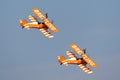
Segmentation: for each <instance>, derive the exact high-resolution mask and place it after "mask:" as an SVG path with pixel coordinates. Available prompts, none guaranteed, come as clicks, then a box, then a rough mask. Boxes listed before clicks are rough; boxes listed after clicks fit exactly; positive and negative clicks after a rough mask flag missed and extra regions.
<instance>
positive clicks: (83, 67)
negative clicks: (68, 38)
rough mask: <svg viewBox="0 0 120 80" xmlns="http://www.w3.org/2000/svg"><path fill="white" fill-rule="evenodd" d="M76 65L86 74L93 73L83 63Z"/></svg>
mask: <svg viewBox="0 0 120 80" xmlns="http://www.w3.org/2000/svg"><path fill="white" fill-rule="evenodd" d="M78 66H79V67H80V68H81V69H82V71H84V72H85V73H87V74H92V73H93V71H92V70H90V69H89V68H88V67H87V66H86V65H85V64H79V65H78Z"/></svg>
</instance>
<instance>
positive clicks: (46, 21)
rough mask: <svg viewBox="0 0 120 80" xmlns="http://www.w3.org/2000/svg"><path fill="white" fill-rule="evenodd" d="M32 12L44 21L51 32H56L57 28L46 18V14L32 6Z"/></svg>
mask: <svg viewBox="0 0 120 80" xmlns="http://www.w3.org/2000/svg"><path fill="white" fill-rule="evenodd" d="M33 12H34V14H35V15H36V16H37V17H39V18H40V19H41V20H43V21H44V23H45V25H46V26H47V27H49V28H50V30H52V31H53V32H58V28H57V27H56V26H55V25H54V24H52V23H51V21H50V20H49V19H47V18H46V16H45V15H44V14H43V13H42V12H41V11H40V10H39V9H38V8H33Z"/></svg>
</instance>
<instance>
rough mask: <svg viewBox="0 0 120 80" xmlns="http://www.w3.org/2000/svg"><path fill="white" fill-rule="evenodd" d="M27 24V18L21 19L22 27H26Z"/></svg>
mask: <svg viewBox="0 0 120 80" xmlns="http://www.w3.org/2000/svg"><path fill="white" fill-rule="evenodd" d="M25 24H27V20H25V19H24V20H20V25H21V26H22V28H24V27H25V26H24V25H25Z"/></svg>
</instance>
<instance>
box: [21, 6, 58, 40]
mask: <svg viewBox="0 0 120 80" xmlns="http://www.w3.org/2000/svg"><path fill="white" fill-rule="evenodd" d="M33 13H34V14H35V15H36V16H37V17H38V18H40V19H41V20H42V21H43V22H40V21H38V20H37V18H36V17H34V16H31V15H29V16H28V18H29V19H30V21H31V23H28V22H27V20H25V19H24V20H20V25H21V26H22V28H26V29H30V28H36V29H38V30H39V31H40V32H41V33H42V34H43V35H44V36H45V37H47V38H53V37H54V36H53V35H52V34H51V33H50V31H49V30H51V31H53V32H58V28H57V27H56V26H55V25H54V24H53V23H52V22H51V21H50V20H49V19H48V15H47V14H43V13H42V12H41V11H40V10H39V9H38V8H33ZM48 29H49V30H48Z"/></svg>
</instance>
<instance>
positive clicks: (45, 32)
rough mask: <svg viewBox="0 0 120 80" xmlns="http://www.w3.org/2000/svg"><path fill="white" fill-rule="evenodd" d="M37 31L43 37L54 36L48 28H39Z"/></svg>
mask: <svg viewBox="0 0 120 80" xmlns="http://www.w3.org/2000/svg"><path fill="white" fill-rule="evenodd" d="M39 31H40V32H41V33H42V34H43V35H44V36H45V37H47V38H53V37H54V36H53V35H52V34H51V33H50V32H48V30H47V29H45V28H41V29H39Z"/></svg>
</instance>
